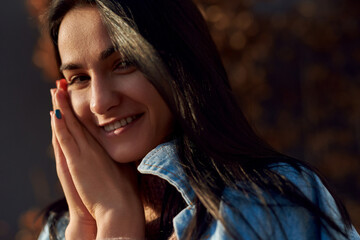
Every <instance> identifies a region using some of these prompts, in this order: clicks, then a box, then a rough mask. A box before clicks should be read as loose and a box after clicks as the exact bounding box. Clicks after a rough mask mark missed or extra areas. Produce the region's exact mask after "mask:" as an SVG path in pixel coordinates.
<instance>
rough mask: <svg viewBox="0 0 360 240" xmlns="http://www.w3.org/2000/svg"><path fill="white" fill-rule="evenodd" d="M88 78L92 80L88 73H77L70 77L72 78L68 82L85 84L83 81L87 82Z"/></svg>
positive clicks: (70, 83)
mask: <svg viewBox="0 0 360 240" xmlns="http://www.w3.org/2000/svg"><path fill="white" fill-rule="evenodd" d="M88 80H90V77H89V76H87V75H75V76H72V77H71V78H70V80H69V81H68V84H69V85H72V84H83V83H85V82H87V81H88Z"/></svg>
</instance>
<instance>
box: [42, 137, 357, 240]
mask: <svg viewBox="0 0 360 240" xmlns="http://www.w3.org/2000/svg"><path fill="white" fill-rule="evenodd" d="M273 169H274V170H275V171H277V172H278V173H280V174H281V175H282V176H284V177H286V178H287V179H288V180H290V181H291V182H292V183H294V184H295V185H296V186H297V187H298V188H299V189H300V190H301V191H302V192H303V193H304V194H305V196H307V197H308V198H309V199H310V200H311V201H313V203H315V204H317V205H318V206H319V207H320V208H321V209H322V210H323V211H324V212H325V213H326V214H328V215H329V216H330V217H332V218H333V219H334V220H335V222H336V223H338V225H339V226H341V227H344V225H343V224H342V221H341V219H340V215H339V212H338V209H337V207H336V205H335V201H334V199H333V198H332V196H331V195H330V193H329V192H328V190H327V189H326V188H325V187H324V185H323V184H322V183H321V181H320V180H319V178H318V177H317V176H316V175H315V174H314V173H312V172H310V171H308V170H306V169H303V171H302V172H301V173H300V172H298V171H297V170H295V169H294V168H292V167H291V166H289V165H287V164H285V163H280V164H276V165H274V166H273ZM138 171H139V172H140V173H142V174H153V175H156V176H158V177H160V178H162V179H165V180H166V181H168V182H169V183H170V184H171V185H173V186H174V187H175V188H176V189H177V190H178V191H179V192H180V193H181V195H182V197H183V198H184V200H185V202H186V204H187V207H186V208H185V209H183V210H182V211H181V212H180V213H178V214H177V216H175V218H174V219H173V226H174V231H175V234H176V237H177V239H183V235H184V232H185V229H186V227H187V226H188V224H189V222H190V221H191V219H192V217H193V216H194V213H195V205H194V199H195V192H194V190H193V189H192V187H191V186H190V184H189V182H188V181H187V179H186V177H185V175H184V171H183V169H182V167H181V165H180V163H179V159H178V156H177V153H176V146H175V143H174V142H167V143H164V144H161V145H159V146H158V147H156V148H155V149H153V150H152V151H151V152H149V153H148V154H147V155H146V156H145V157H144V159H143V160H142V161H141V163H140V165H139V166H138ZM257 196H260V197H259V199H253V198H249V197H247V196H244V195H243V194H242V193H240V192H238V191H235V190H232V189H228V188H227V189H225V190H224V192H223V197H225V198H226V199H229V200H230V202H231V203H232V204H233V206H236V208H237V209H238V210H239V212H241V214H242V217H244V218H245V219H246V221H247V222H248V224H245V222H244V219H243V218H242V217H241V216H239V214H238V212H237V211H236V212H235V211H233V210H232V209H231V208H230V207H228V206H227V205H226V204H225V203H224V202H221V204H220V213H221V214H222V216H223V217H224V219H225V221H226V223H228V224H231V225H232V226H233V227H234V229H235V230H236V234H237V236H238V238H237V239H258V236H260V237H261V239H289V240H291V239H296V240H302V239H304V240H305V239H323V240H325V239H337V240H341V239H346V238H344V237H343V236H342V235H341V234H339V233H337V232H335V231H334V230H330V232H328V231H326V229H324V228H323V227H321V226H320V224H319V223H318V222H316V220H315V219H314V218H313V217H312V215H311V213H309V211H308V210H305V209H304V208H302V207H299V206H296V205H294V204H292V203H291V202H289V201H288V200H287V199H281V198H280V197H276V196H275V197H274V196H271V195H267V194H266V193H261V194H260V195H259V194H258V195H257ZM260 198H263V199H265V200H266V202H267V203H269V204H271V203H272V202H274V203H275V202H276V204H277V205H276V207H274V208H273V209H274V212H275V214H272V213H270V212H269V209H268V208H264V207H263V205H262V204H260V202H261V201H260V200H261V199H260ZM67 224H68V216H64V217H63V218H62V219H61V220H60V221H59V222H58V223H57V229H58V234H59V236H58V237H59V239H65V238H64V232H65V228H66V226H67ZM249 226H250V227H249ZM346 232H347V233H348V237H349V238H348V239H350V240H360V236H359V234H358V233H357V232H356V230H355V228H354V227H351V228H350V229H347V230H346ZM330 235H332V237H331V236H330ZM45 239H49V230H48V226H47V225H46V226H45V228H44V230H43V231H42V233H41V234H40V236H39V240H45ZM203 239H212V240H215V239H232V238H231V237H230V236H229V235H228V234H227V232H226V231H225V228H224V226H223V225H222V223H221V222H220V221H218V220H213V222H212V223H211V224H210V226H209V228H208V229H207V230H206V233H205V235H204V238H203Z"/></svg>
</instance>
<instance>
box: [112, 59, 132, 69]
mask: <svg viewBox="0 0 360 240" xmlns="http://www.w3.org/2000/svg"><path fill="white" fill-rule="evenodd" d="M133 65H134V64H133V63H132V62H130V61H127V60H123V61H120V62H119V63H117V64H116V65H115V67H114V70H116V69H121V70H125V69H128V68H129V67H131V66H133Z"/></svg>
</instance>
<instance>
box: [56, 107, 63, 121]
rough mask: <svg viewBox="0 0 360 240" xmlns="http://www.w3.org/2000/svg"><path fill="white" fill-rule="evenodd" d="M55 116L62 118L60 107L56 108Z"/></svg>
mask: <svg viewBox="0 0 360 240" xmlns="http://www.w3.org/2000/svg"><path fill="white" fill-rule="evenodd" d="M55 116H56V118H57V119H61V117H62V116H61V112H60V110H59V109H56V110H55Z"/></svg>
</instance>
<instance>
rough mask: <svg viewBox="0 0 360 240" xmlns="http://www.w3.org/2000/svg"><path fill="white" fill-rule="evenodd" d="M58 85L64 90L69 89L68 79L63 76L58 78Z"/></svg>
mask: <svg viewBox="0 0 360 240" xmlns="http://www.w3.org/2000/svg"><path fill="white" fill-rule="evenodd" d="M56 87H57V88H58V89H62V90H64V91H66V90H67V82H66V79H65V78H63V79H60V80H57V81H56Z"/></svg>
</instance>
